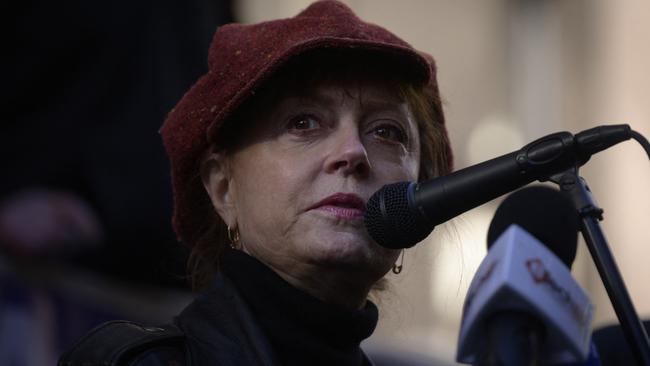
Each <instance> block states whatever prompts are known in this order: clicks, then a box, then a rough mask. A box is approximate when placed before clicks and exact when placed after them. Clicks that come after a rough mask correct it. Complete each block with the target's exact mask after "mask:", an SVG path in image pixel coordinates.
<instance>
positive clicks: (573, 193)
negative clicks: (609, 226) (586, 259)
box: [550, 167, 650, 366]
mask: <svg viewBox="0 0 650 366" xmlns="http://www.w3.org/2000/svg"><path fill="white" fill-rule="evenodd" d="M550 180H551V181H552V182H554V183H557V184H558V185H559V186H560V189H561V190H562V191H563V192H566V193H568V194H569V196H570V197H571V199H572V200H573V202H574V204H575V205H576V209H577V211H578V214H579V216H580V220H581V231H582V236H583V237H584V239H585V242H586V243H587V247H588V248H589V252H590V253H591V257H592V259H593V261H594V263H595V265H596V268H597V269H598V273H599V274H600V278H601V279H602V281H603V283H604V285H605V289H606V290H607V295H608V296H609V299H610V301H611V303H612V306H613V307H614V311H615V312H616V316H617V317H618V320H619V322H620V324H621V328H622V329H623V334H625V338H626V339H627V342H628V344H629V345H630V348H631V349H632V352H633V353H634V356H635V358H636V360H637V362H639V365H644V366H650V339H649V338H648V334H647V333H646V331H645V328H643V325H642V323H641V320H640V319H639V316H638V315H637V312H636V310H635V309H634V305H633V304H632V300H631V299H630V295H629V294H628V292H627V288H626V287H625V283H624V282H623V278H622V277H621V274H620V272H619V270H618V266H617V265H616V261H615V260H614V257H613V255H612V253H611V251H610V250H609V246H608V244H607V239H605V235H604V234H603V231H602V230H601V228H600V224H599V223H598V221H599V220H602V219H603V215H602V214H603V210H602V209H601V208H599V207H598V205H597V204H596V201H595V200H594V198H593V196H592V194H591V191H590V190H589V187H588V186H587V183H586V181H585V180H584V179H583V178H582V177H580V176H579V175H578V168H577V167H574V168H571V169H569V170H567V171H565V172H563V173H559V174H557V175H554V176H552V177H551V178H550Z"/></svg>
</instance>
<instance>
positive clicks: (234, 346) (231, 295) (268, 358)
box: [58, 275, 372, 366]
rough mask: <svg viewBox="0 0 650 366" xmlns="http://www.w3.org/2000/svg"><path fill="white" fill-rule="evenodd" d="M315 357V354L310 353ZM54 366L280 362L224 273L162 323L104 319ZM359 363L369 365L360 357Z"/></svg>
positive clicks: (200, 365)
mask: <svg viewBox="0 0 650 366" xmlns="http://www.w3.org/2000/svg"><path fill="white" fill-rule="evenodd" d="M314 357H318V355H314ZM58 365H59V366H73V365H84V366H91V365H102V366H109V365H128V366H162V365H165V366H170V365H179V366H180V365H192V366H215V365H219V366H226V365H233V366H234V365H251V366H252V365H260V366H261V365H264V366H273V365H279V363H278V361H277V358H276V356H275V355H274V352H273V350H272V348H271V345H270V343H269V341H268V339H267V337H266V336H265V335H264V333H263V332H262V330H261V329H260V328H259V326H258V324H257V322H256V321H255V319H254V316H253V314H252V312H251V310H250V308H249V306H248V305H247V304H246V302H245V301H244V300H243V299H242V297H241V296H240V295H239V293H238V291H237V290H236V288H235V286H234V285H233V284H232V282H231V281H230V280H228V278H226V277H224V276H223V275H217V278H216V280H215V281H214V285H213V286H212V288H211V289H210V290H209V291H208V292H206V293H203V294H202V295H200V296H199V297H198V298H197V299H196V300H195V301H194V302H192V303H191V304H190V305H189V306H188V307H187V308H186V309H185V310H183V312H182V313H181V314H180V315H179V316H177V317H176V318H175V319H174V324H171V325H167V326H162V327H142V326H140V325H138V324H134V323H131V322H124V321H118V322H109V323H105V324H103V325H101V326H99V327H98V328H96V329H95V330H93V331H91V332H90V333H89V334H88V335H87V336H86V337H84V338H83V339H81V340H80V341H79V342H78V343H77V344H76V345H75V347H74V348H73V349H72V350H70V351H68V352H66V353H65V354H64V355H62V356H61V359H60V360H59V364H58ZM364 366H372V363H371V361H370V360H369V359H368V358H367V357H364Z"/></svg>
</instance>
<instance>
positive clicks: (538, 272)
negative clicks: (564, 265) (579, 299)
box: [526, 258, 587, 323]
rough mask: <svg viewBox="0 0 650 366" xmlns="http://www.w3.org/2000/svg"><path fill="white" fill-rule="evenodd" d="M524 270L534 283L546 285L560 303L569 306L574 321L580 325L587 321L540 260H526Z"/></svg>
mask: <svg viewBox="0 0 650 366" xmlns="http://www.w3.org/2000/svg"><path fill="white" fill-rule="evenodd" d="M526 268H527V269H528V273H530V276H531V277H532V279H533V281H535V283H540V284H547V285H548V286H549V287H550V288H551V290H553V293H555V294H556V295H557V296H558V297H559V298H560V300H561V301H562V302H564V303H566V304H567V305H569V307H570V308H571V315H573V317H574V318H575V319H576V320H578V321H579V322H580V323H584V322H585V321H586V320H587V319H586V314H585V313H584V312H583V311H582V310H581V309H580V305H578V304H577V303H576V302H575V301H574V300H573V298H572V297H571V294H570V293H569V291H567V290H566V289H565V288H563V287H562V286H560V285H559V284H558V283H557V282H556V281H555V280H554V279H553V277H551V274H550V273H549V271H548V270H547V269H546V267H545V266H544V262H542V260H541V259H539V258H533V259H528V260H526Z"/></svg>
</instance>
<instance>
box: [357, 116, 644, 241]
mask: <svg viewBox="0 0 650 366" xmlns="http://www.w3.org/2000/svg"><path fill="white" fill-rule="evenodd" d="M631 137H632V130H631V128H630V126H628V125H611V126H600V127H595V128H592V129H589V130H585V131H583V132H580V133H578V134H576V135H575V136H574V135H572V134H571V133H569V132H558V133H554V134H550V135H548V136H545V137H542V138H539V139H537V140H535V141H533V142H531V143H529V144H528V145H526V146H524V147H523V148H521V149H520V150H518V151H514V152H512V153H509V154H506V155H503V156H500V157H497V158H494V159H491V160H488V161H485V162H483V163H480V164H477V165H474V166H471V167H468V168H465V169H461V170H458V171H456V172H454V173H451V174H449V175H446V176H443V177H439V178H435V179H433V180H430V181H427V182H421V183H410V182H400V183H394V184H389V185H385V186H384V187H383V188H381V189H380V190H379V191H377V192H375V194H374V195H373V196H372V197H370V200H368V204H367V208H366V213H365V217H364V219H365V225H366V228H367V230H368V233H369V234H370V236H371V237H372V238H373V239H374V240H375V241H376V242H377V243H378V244H379V245H381V246H384V247H387V248H392V249H402V248H410V247H412V246H413V245H415V244H417V243H419V242H420V241H422V240H423V239H424V238H426V237H427V236H428V235H429V234H430V233H431V231H432V230H433V228H434V227H435V226H436V225H438V224H441V223H443V222H445V221H447V220H449V219H451V218H453V217H456V216H458V215H460V214H461V213H463V212H465V211H468V210H470V209H472V208H474V207H477V206H479V205H482V204H483V203H485V202H488V201H490V200H492V199H494V198H496V197H499V196H501V195H503V194H505V193H508V192H510V191H513V190H515V189H517V188H519V187H522V186H524V185H526V184H528V183H531V182H533V181H535V180H539V181H544V180H547V179H548V178H549V177H550V176H552V175H554V174H557V173H559V172H562V171H565V170H567V169H569V168H571V167H574V166H581V165H583V164H584V163H586V162H587V161H588V160H589V158H590V157H591V155H593V154H595V153H597V152H600V151H602V150H605V149H607V148H609V147H611V146H613V145H615V144H617V143H619V142H622V141H625V140H629V139H630V138H631Z"/></svg>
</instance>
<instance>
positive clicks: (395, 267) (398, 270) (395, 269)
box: [393, 249, 406, 274]
mask: <svg viewBox="0 0 650 366" xmlns="http://www.w3.org/2000/svg"><path fill="white" fill-rule="evenodd" d="M405 253H406V251H405V250H404V249H402V252H401V253H400V254H399V256H400V261H399V264H397V262H395V263H394V264H393V273H395V274H400V273H402V268H403V267H404V254H405Z"/></svg>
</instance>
